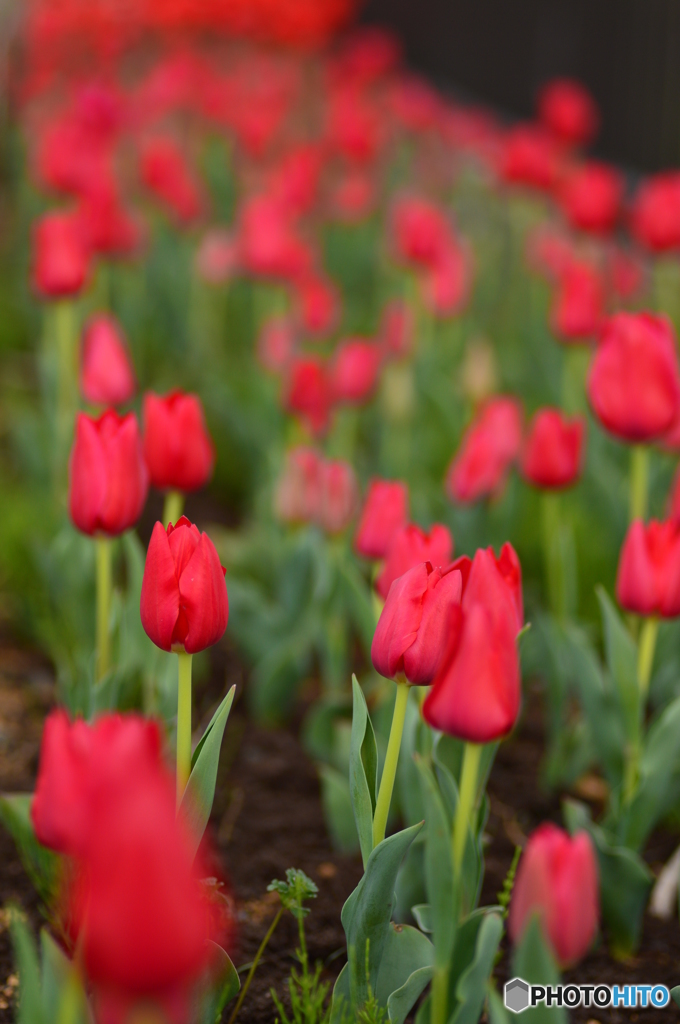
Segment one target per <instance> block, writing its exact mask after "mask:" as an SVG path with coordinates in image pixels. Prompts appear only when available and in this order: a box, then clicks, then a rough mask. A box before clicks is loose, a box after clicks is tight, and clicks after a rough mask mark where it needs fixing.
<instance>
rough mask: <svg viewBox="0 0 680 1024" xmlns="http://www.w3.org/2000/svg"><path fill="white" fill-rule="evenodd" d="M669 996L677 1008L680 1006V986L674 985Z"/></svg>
mask: <svg viewBox="0 0 680 1024" xmlns="http://www.w3.org/2000/svg"><path fill="white" fill-rule="evenodd" d="M671 996H672V997H673V1000H674V1001H675V1003H676V1005H677V1006H680V985H676V986H675V988H672V989H671Z"/></svg>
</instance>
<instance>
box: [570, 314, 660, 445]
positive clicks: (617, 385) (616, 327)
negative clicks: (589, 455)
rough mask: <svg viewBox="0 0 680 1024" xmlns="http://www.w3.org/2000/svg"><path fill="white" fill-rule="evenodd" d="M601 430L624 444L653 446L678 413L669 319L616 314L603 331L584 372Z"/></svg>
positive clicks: (649, 315) (651, 315)
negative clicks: (586, 373) (652, 443)
mask: <svg viewBox="0 0 680 1024" xmlns="http://www.w3.org/2000/svg"><path fill="white" fill-rule="evenodd" d="M588 397H589V399H590V404H591V406H592V409H593V412H594V413H595V415H596V416H597V418H598V420H599V421H600V423H601V424H602V426H603V427H604V428H605V429H606V430H608V431H609V432H610V433H612V434H614V435H615V436H616V437H619V438H621V439H622V440H624V441H631V442H637V443H639V442H646V441H647V442H648V441H655V440H657V439H659V438H661V437H662V435H663V434H664V433H665V432H666V431H668V430H669V429H670V428H671V426H672V425H673V423H674V422H675V420H676V419H677V418H678V415H679V414H680V370H679V368H678V357H677V351H676V341H675V333H674V331H673V328H672V326H671V323H670V320H668V319H667V318H666V317H661V316H655V315H653V314H651V313H617V314H616V315H615V316H613V317H610V319H609V320H607V321H606V322H605V324H604V326H603V329H602V335H601V338H600V344H599V347H598V349H597V351H596V353H595V356H594V359H593V361H592V363H591V366H590V371H589V373H588Z"/></svg>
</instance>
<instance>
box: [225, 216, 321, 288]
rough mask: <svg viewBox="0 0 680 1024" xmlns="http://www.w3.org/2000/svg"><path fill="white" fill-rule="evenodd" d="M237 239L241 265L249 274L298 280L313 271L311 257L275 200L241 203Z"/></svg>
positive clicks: (307, 247)
mask: <svg viewBox="0 0 680 1024" xmlns="http://www.w3.org/2000/svg"><path fill="white" fill-rule="evenodd" d="M238 238H239V252H240V254H241V262H242V264H243V266H244V268H245V269H246V270H248V271H250V273H252V274H255V275H257V276H261V277H272V278H278V279H283V280H299V279H300V278H302V277H304V276H305V275H308V274H309V273H310V271H311V269H312V266H313V263H314V260H313V254H312V252H311V250H310V249H309V246H308V245H307V244H306V243H305V242H304V241H303V240H302V239H301V238H300V237H299V236H298V234H297V233H296V230H295V227H294V225H293V223H292V220H291V217H290V215H289V214H288V213H286V212H285V211H284V210H283V208H282V206H281V203H280V202H279V201H278V199H275V198H274V199H273V198H272V197H270V196H257V197H255V198H254V199H250V200H248V201H247V202H246V203H244V204H243V206H242V207H241V210H240V216H239V236H238Z"/></svg>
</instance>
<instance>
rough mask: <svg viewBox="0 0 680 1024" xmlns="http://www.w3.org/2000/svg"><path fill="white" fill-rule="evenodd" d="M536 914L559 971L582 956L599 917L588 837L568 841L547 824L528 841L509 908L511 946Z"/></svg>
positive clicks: (595, 871) (582, 834)
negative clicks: (557, 963)
mask: <svg viewBox="0 0 680 1024" xmlns="http://www.w3.org/2000/svg"><path fill="white" fill-rule="evenodd" d="M534 914H538V915H539V916H540V920H541V925H542V927H543V932H544V935H545V937H546V939H547V940H548V942H549V943H550V945H551V946H552V948H553V952H554V954H555V957H556V958H557V960H558V962H559V965H560V966H561V967H568V966H570V965H571V964H574V963H576V961H577V960H580V959H581V958H582V957H584V956H585V954H586V953H587V952H588V950H589V948H590V946H591V944H592V941H593V939H594V938H595V933H596V932H597V928H598V922H599V917H600V905H599V881H598V867H597V858H596V855H595V851H594V850H593V844H592V841H591V839H590V836H589V835H588V834H587V832H577V833H576V835H575V836H569V835H568V834H567V833H566V832H563V831H562V829H560V828H558V827H557V825H553V824H552V823H546V824H544V825H541V826H540V827H539V828H537V829H536V831H535V832H534V833H533V834H532V835H531V836H530V837H529V842H528V843H527V845H526V848H525V850H524V854H523V855H522V859H521V860H520V863H519V870H518V872H517V879H516V881H515V887H514V889H513V892H512V901H511V903H510V916H509V919H508V930H509V932H510V936H511V938H512V941H513V942H514V943H515V944H517V943H518V942H520V940H521V938H522V934H523V933H524V930H525V928H526V926H527V925H528V924H529V921H530V920H531V918H532V916H533V915H534Z"/></svg>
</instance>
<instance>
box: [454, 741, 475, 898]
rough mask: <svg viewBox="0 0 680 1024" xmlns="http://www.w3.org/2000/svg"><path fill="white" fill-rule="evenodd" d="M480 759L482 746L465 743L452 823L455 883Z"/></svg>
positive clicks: (472, 809)
mask: <svg viewBox="0 0 680 1024" xmlns="http://www.w3.org/2000/svg"><path fill="white" fill-rule="evenodd" d="M481 757H482V745H481V744H480V743H466V744H465V751H464V753H463V767H462V769H461V773H460V790H459V793H458V806H457V807H456V818H455V821H454V823H453V839H452V842H453V873H454V877H455V879H456V881H457V882H459V881H460V874H461V868H462V865H463V855H464V853H465V843H466V840H467V834H468V828H471V827H472V825H473V821H472V813H473V811H474V807H475V797H476V795H477V780H478V778H479V763H480V760H481Z"/></svg>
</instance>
